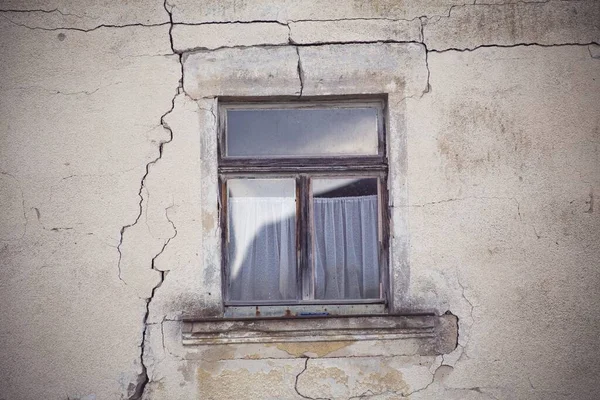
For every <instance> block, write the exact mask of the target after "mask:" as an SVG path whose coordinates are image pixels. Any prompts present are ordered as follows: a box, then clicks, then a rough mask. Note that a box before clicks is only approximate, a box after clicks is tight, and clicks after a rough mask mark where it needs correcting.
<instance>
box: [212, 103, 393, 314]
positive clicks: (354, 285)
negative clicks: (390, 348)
mask: <svg viewBox="0 0 600 400" xmlns="http://www.w3.org/2000/svg"><path fill="white" fill-rule="evenodd" d="M384 106H385V104H384V102H383V101H382V100H369V101H360V102H359V101H338V102H330V101H311V102H306V101H303V102H294V103H265V102H245V103H224V104H220V108H219V112H220V140H219V155H220V156H219V179H220V189H221V196H220V203H221V228H222V232H223V238H222V239H223V252H222V254H223V272H224V273H223V277H224V278H223V279H224V281H223V288H224V299H225V303H226V305H230V306H236V305H267V304H273V305H278V304H279V305H302V304H354V303H385V299H386V296H387V290H386V289H387V286H388V285H387V282H388V276H387V258H388V257H387V251H388V223H387V221H388V214H387V206H386V204H387V160H386V157H385V140H384V137H385V135H384V131H383V130H384V120H383V115H384Z"/></svg>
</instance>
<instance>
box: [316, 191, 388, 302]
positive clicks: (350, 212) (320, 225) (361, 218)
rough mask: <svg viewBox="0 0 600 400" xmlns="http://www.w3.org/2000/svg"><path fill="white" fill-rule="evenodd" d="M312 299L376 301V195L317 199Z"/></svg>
mask: <svg viewBox="0 0 600 400" xmlns="http://www.w3.org/2000/svg"><path fill="white" fill-rule="evenodd" d="M314 216H315V222H314V223H315V232H314V243H315V253H314V258H315V260H314V262H315V274H316V277H315V298H317V299H373V298H379V262H378V253H379V250H378V249H379V246H378V239H377V230H378V224H377V196H376V195H373V196H360V197H339V198H317V199H315V200H314Z"/></svg>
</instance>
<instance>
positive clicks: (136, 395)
mask: <svg viewBox="0 0 600 400" xmlns="http://www.w3.org/2000/svg"><path fill="white" fill-rule="evenodd" d="M163 7H164V9H165V11H166V12H167V14H168V15H169V23H170V26H169V42H170V44H171V50H172V51H173V53H174V54H177V53H176V52H175V48H174V46H173V34H172V31H173V25H174V24H173V13H172V11H173V7H172V6H171V5H169V4H168V3H167V0H165V2H164V4H163ZM177 55H178V57H179V64H180V66H181V77H180V79H179V85H178V87H177V90H176V93H175V96H173V98H172V100H171V108H170V109H169V110H168V111H167V112H165V113H164V114H163V115H162V116H161V117H160V124H161V125H162V126H163V128H164V129H165V130H166V131H167V132H169V138H168V139H167V140H165V141H162V142H161V143H160V145H159V147H158V157H156V158H155V159H154V160H152V161H150V162H149V163H148V164H146V172H145V174H144V176H143V177H142V180H141V183H140V190H139V191H138V196H139V197H140V201H139V212H138V215H137V217H136V219H135V221H134V222H133V223H132V224H129V225H125V226H124V227H123V228H121V238H120V241H119V245H118V246H117V250H118V251H119V264H118V266H119V279H121V280H122V281H123V279H122V278H121V259H122V252H121V245H122V244H123V237H124V233H125V231H126V230H127V229H129V228H131V227H132V226H134V225H135V224H137V223H138V221H139V219H140V218H141V216H142V213H143V203H144V197H143V196H142V192H143V190H144V189H145V183H146V178H147V177H148V174H149V172H150V167H151V166H152V165H154V164H156V163H157V162H158V161H159V160H160V159H161V158H162V155H163V148H164V145H166V144H167V143H170V142H171V141H173V130H172V129H171V127H170V126H169V124H168V123H167V122H166V121H165V118H166V117H167V115H169V114H170V113H171V112H173V110H174V109H175V99H176V98H177V95H179V94H180V93H181V92H182V91H183V62H182V61H183V60H182V54H177ZM171 207H173V206H172V205H171V206H169V207H168V208H167V209H166V210H165V217H166V219H167V220H168V221H169V223H170V224H171V226H172V228H173V231H174V234H173V236H171V237H169V238H168V239H166V240H165V242H164V243H163V246H162V248H161V249H160V251H159V252H158V253H157V254H156V255H155V256H154V257H152V261H151V263H150V268H151V269H152V270H153V271H156V272H158V273H159V275H160V280H159V282H158V283H157V284H156V285H155V286H154V287H153V288H152V291H151V293H150V297H148V298H147V299H146V311H145V313H144V317H143V319H142V324H143V327H144V329H143V331H142V338H141V341H140V346H139V347H140V365H141V368H142V371H141V372H140V374H139V375H138V379H137V381H136V384H135V387H134V390H133V394H131V395H130V396H129V400H140V399H141V398H142V397H143V395H144V391H145V390H146V386H147V385H148V383H149V382H150V377H149V376H148V368H147V367H146V364H145V361H144V356H145V355H146V352H147V351H146V338H147V336H148V318H149V316H150V304H151V303H152V300H153V299H154V295H155V294H156V291H157V290H158V289H159V288H160V287H161V286H162V284H163V282H164V281H165V278H166V276H167V274H168V272H169V271H162V270H158V269H157V268H156V260H157V259H158V257H160V255H161V254H163V252H164V251H165V249H166V248H167V246H168V245H169V243H170V242H171V240H172V239H174V238H175V237H176V236H177V227H176V226H175V224H174V223H173V221H172V220H171V219H170V218H169V214H168V211H169V209H170V208H171ZM123 282H124V283H125V281H123Z"/></svg>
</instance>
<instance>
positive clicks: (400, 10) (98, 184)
mask: <svg viewBox="0 0 600 400" xmlns="http://www.w3.org/2000/svg"><path fill="white" fill-rule="evenodd" d="M465 3H467V2H465V1H464V0H463V1H450V0H449V1H443V0H430V1H416V0H415V1H409V0H405V1H400V0H398V1H392V0H388V1H370V2H359V1H353V0H343V1H337V2H335V3H332V2H330V1H328V2H322V1H320V0H313V1H310V2H302V3H300V2H296V1H287V0H284V1H278V2H273V1H261V0H258V1H255V2H252V3H249V2H239V1H234V0H231V1H208V0H206V1H202V2H195V1H187V0H179V1H175V0H173V1H172V2H169V3H163V2H161V1H148V0H146V1H143V2H136V3H130V2H125V3H122V2H111V1H94V2H81V1H65V0H62V1H59V0H56V1H45V2H43V3H40V2H33V1H7V0H3V1H0V30H1V34H0V52H1V54H2V62H1V63H0V66H1V67H0V68H1V72H2V74H1V76H2V78H0V91H1V95H0V115H1V118H0V204H2V206H3V210H2V213H1V215H0V260H1V265H2V268H1V269H0V274H1V276H0V299H1V301H0V316H1V321H2V323H1V324H0V338H1V340H0V346H1V349H2V351H1V353H2V355H3V356H2V358H1V359H0V398H2V399H7V400H8V399H11V400H12V399H38V398H47V399H67V398H69V399H86V400H91V399H98V400H99V399H127V398H131V399H136V398H142V397H143V398H146V399H174V398H180V399H191V398H201V399H210V398H215V399H217V398H218V399H225V398H232V399H233V398H235V399H240V398H253V399H254V398H286V399H287V398H289V399H293V398H298V399H301V398H330V399H334V398H335V399H348V398H373V399H396V398H400V397H402V396H408V397H410V398H413V399H432V398H435V399H438V398H439V399H548V398H557V399H562V398H564V399H594V398H596V393H597V392H598V391H599V390H600V387H599V386H598V381H597V375H598V366H597V362H596V360H597V357H598V355H600V347H599V345H598V341H597V334H596V332H597V331H598V329H599V328H600V319H599V318H598V313H597V312H596V310H597V308H598V305H599V304H598V301H599V300H600V293H599V289H598V288H599V287H600V285H599V284H600V268H599V267H600V265H599V261H598V260H600V217H599V215H600V214H599V213H598V209H597V208H598V207H597V205H595V204H594V196H596V195H597V193H600V159H599V158H600V156H599V154H600V153H599V150H598V148H599V146H600V117H599V115H600V56H599V54H600V50H599V49H600V46H599V44H600V22H599V21H600V2H597V1H558V0H557V1H537V2H533V1H531V2H530V1H496V0H494V1H485V3H486V4H465ZM474 3H484V1H476V2H474ZM357 54H361V55H362V56H363V58H362V59H361V60H366V61H361V62H359V59H358V58H357ZM244 60H246V61H244ZM248 60H252V61H253V62H252V63H249V62H248ZM369 60H371V61H369ZM336 63H344V64H346V65H348V66H349V67H348V68H349V70H352V68H354V70H355V72H356V73H355V74H354V75H353V74H349V75H347V76H343V77H340V76H339V75H338V74H336V73H334V72H332V71H331V70H328V69H327V68H323V65H325V66H327V65H335V64H336ZM250 64H251V65H250ZM223 65H228V70H227V71H224V70H223V69H222V66H223ZM217 66H221V67H217ZM265 68H268V69H269V70H270V71H271V72H272V73H271V75H272V76H269V74H267V75H265V76H262V75H261V71H263V70H264V69H265ZM371 70H373V71H375V70H377V71H389V73H388V72H386V73H385V74H381V73H378V74H375V73H373V76H372V79H369V80H366V81H363V82H360V85H359V84H357V83H356V81H355V80H356V76H357V75H356V74H359V75H360V74H364V73H365V71H367V72H368V71H371ZM236 71H237V72H238V76H237V79H238V80H237V81H236V80H235V79H233V78H236ZM244 74H245V75H244ZM388 76H401V77H403V78H402V79H400V80H393V79H392V80H387V78H386V77H388ZM249 78H252V79H249ZM232 79H233V80H232ZM265 82H268V83H267V84H265ZM231 87H235V93H233V94H237V95H269V94H281V93H284V94H289V95H300V94H303V95H319V94H332V93H338V94H339V93H358V92H366V93H369V92H381V91H385V92H388V93H392V95H390V104H389V106H390V109H391V110H392V111H391V112H392V120H393V121H392V123H393V124H395V125H394V126H395V127H396V128H395V129H397V131H398V132H402V134H403V137H404V142H397V145H398V149H399V150H398V152H399V154H404V155H403V156H402V157H400V158H398V159H391V160H390V162H391V163H394V165H395V164H396V163H402V162H404V161H406V165H405V168H406V172H407V173H406V176H405V177H403V178H402V179H400V178H398V177H396V178H395V179H394V181H393V182H392V186H393V185H405V188H406V192H407V196H406V197H398V198H396V199H394V204H393V215H394V221H405V222H406V228H407V229H408V230H407V231H408V232H409V234H408V241H407V242H406V244H407V245H409V247H408V254H409V255H408V258H407V262H406V264H401V261H400V260H396V261H395V265H396V266H398V265H401V267H402V268H398V267H397V268H398V269H399V271H398V279H400V280H401V281H402V282H404V283H405V287H403V289H404V290H402V291H401V293H398V296H397V298H395V303H396V304H399V307H401V308H403V309H408V310H434V311H436V312H438V313H443V312H445V311H446V310H450V311H451V312H452V313H454V314H455V315H457V316H458V317H459V339H458V347H457V349H456V350H455V351H454V352H452V353H451V354H447V355H444V356H438V357H432V356H419V355H417V354H416V353H415V352H414V351H411V350H410V349H409V350H406V348H402V349H400V348H399V347H397V346H395V345H394V344H393V343H372V342H354V343H333V344H320V345H317V344H311V345H303V344H299V343H298V344H294V343H291V344H279V345H256V344H255V345H223V346H212V347H211V346H209V347H206V348H190V347H184V346H182V345H181V332H180V329H181V325H180V322H179V321H178V320H179V319H180V318H181V316H182V313H183V312H185V311H189V310H194V311H197V312H204V313H206V314H207V315H214V314H215V313H218V312H219V304H220V293H219V291H220V286H219V284H218V273H217V272H216V271H215V270H214V268H211V267H210V265H207V263H206V260H207V254H210V253H211V252H213V251H214V250H215V247H216V246H217V245H218V242H217V241H216V238H217V237H218V235H217V232H218V231H217V228H218V227H217V226H216V225H215V215H214V213H211V210H213V208H214V207H213V206H214V202H215V201H216V192H215V191H214V189H215V188H214V185H213V184H211V181H210V180H211V179H212V178H214V160H213V159H210V158H206V157H204V158H200V157H199V155H200V154H203V153H202V151H203V149H206V148H211V147H214V145H215V143H214V136H213V135H212V132H213V131H214V127H215V124H216V109H215V107H216V101H215V98H214V96H216V95H222V94H232V93H229V92H228V90H229V89H227V88H231ZM184 89H185V90H184ZM207 93H208V94H210V95H207ZM404 158H405V160H404ZM403 160H404V161H403ZM206 171H209V172H206ZM210 171H212V172H210ZM211 174H213V175H211ZM201 176H204V177H205V179H203V180H201V179H200V177H201ZM207 177H208V178H207ZM403 187H404V186H403ZM404 228H405V227H404V226H402V227H398V226H397V227H396V230H397V231H400V230H402V229H404ZM202 232H209V233H210V234H208V235H205V234H203V233H202ZM198 285H200V288H201V290H198Z"/></svg>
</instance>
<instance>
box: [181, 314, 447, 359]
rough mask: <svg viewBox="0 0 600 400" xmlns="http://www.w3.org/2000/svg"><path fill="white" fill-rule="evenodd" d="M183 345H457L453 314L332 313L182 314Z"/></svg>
mask: <svg viewBox="0 0 600 400" xmlns="http://www.w3.org/2000/svg"><path fill="white" fill-rule="evenodd" d="M182 334H183V338H182V339H183V345H187V346H190V345H219V344H250V343H285V342H356V341H390V340H395V341H398V340H400V341H402V340H410V341H412V342H415V341H416V346H417V347H418V351H417V352H418V354H421V355H438V354H447V353H449V352H451V351H452V350H454V349H455V348H456V342H457V337H458V324H457V318H456V317H455V316H453V315H441V316H436V315H432V314H426V315H423V314H421V315H337V316H307V317H253V318H210V319H193V318H192V319H184V321H183V327H182Z"/></svg>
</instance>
